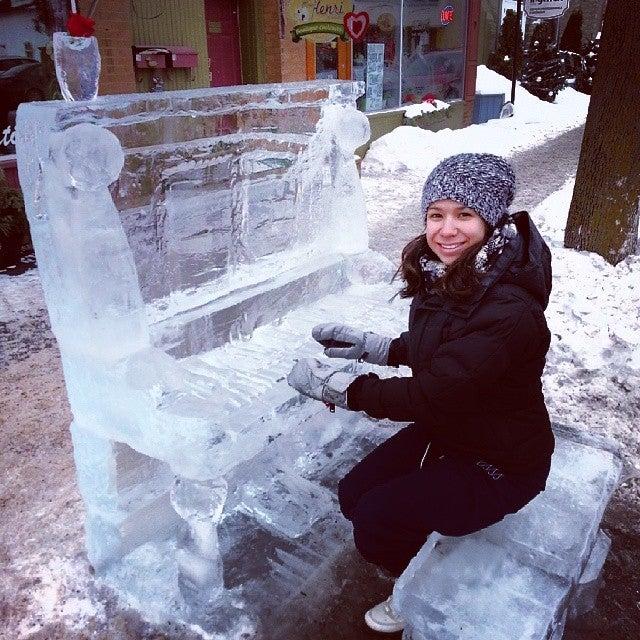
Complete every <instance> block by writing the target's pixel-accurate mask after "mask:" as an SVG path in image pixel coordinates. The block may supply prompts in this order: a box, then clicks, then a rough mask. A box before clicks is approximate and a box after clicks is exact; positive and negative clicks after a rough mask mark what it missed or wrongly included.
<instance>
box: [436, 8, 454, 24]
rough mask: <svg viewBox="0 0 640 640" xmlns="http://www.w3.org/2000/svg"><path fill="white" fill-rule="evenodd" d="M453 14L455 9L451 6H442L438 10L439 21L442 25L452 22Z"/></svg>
mask: <svg viewBox="0 0 640 640" xmlns="http://www.w3.org/2000/svg"><path fill="white" fill-rule="evenodd" d="M454 15H455V11H454V9H453V7H452V6H451V5H450V4H448V5H447V6H446V7H444V9H441V10H440V22H441V23H442V24H443V25H444V26H446V25H448V24H451V23H452V22H453V18H454Z"/></svg>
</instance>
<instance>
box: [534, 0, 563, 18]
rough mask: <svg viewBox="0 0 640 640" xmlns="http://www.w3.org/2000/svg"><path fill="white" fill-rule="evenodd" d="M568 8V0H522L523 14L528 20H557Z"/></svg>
mask: <svg viewBox="0 0 640 640" xmlns="http://www.w3.org/2000/svg"><path fill="white" fill-rule="evenodd" d="M568 7H569V0H524V12H525V13H526V14H527V15H528V16H529V17H530V18H537V19H545V18H559V17H560V16H561V15H562V14H563V13H564V12H565V11H566V10H567V8H568Z"/></svg>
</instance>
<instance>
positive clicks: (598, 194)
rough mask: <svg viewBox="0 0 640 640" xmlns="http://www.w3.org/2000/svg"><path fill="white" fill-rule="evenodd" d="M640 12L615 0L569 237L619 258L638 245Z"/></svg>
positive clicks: (576, 244)
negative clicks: (639, 36) (639, 35)
mask: <svg viewBox="0 0 640 640" xmlns="http://www.w3.org/2000/svg"><path fill="white" fill-rule="evenodd" d="M639 33H640V11H639V10H638V8H637V7H633V6H631V4H630V3H629V2H627V1H626V0H609V1H608V3H607V8H606V11H605V17H604V26H603V31H602V38H601V41H600V52H599V55H598V68H597V70H596V76H595V78H594V84H593V91H592V93H591V102H590V104H589V113H588V115H587V122H586V125H585V131H584V139H583V142H582V148H581V150H580V160H579V162H578V170H577V173H576V185H575V189H574V191H573V198H572V200H571V207H570V209H569V219H568V220H567V227H566V231H565V236H564V244H565V246H566V247H569V248H572V249H580V250H585V251H593V252H595V253H598V254H600V255H601V256H602V257H603V258H605V260H607V261H608V262H610V263H611V264H614V265H615V264H618V262H620V261H621V260H624V259H625V258H626V257H627V256H629V255H631V254H632V253H634V252H635V250H636V247H637V243H638V218H639V215H640V61H639V59H638V55H639V53H640V41H639V40H638V34H639Z"/></svg>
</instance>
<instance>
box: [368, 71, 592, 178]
mask: <svg viewBox="0 0 640 640" xmlns="http://www.w3.org/2000/svg"><path fill="white" fill-rule="evenodd" d="M476 86H477V89H478V90H480V91H481V92H482V93H504V94H505V97H506V99H507V100H508V99H509V97H510V95H511V82H510V81H509V80H507V79H506V78H504V77H503V76H501V75H499V74H497V73H495V72H494V71H491V70H490V69H487V67H485V66H480V67H478V79H477V83H476ZM419 106H420V105H419ZM514 108H515V113H514V115H513V117H511V118H505V119H503V120H489V122H486V123H484V124H476V125H471V126H469V127H465V128H464V129H457V130H455V131H452V130H451V129H444V130H442V131H427V130H425V129H419V128H417V127H398V128H397V129H395V130H394V131H392V132H391V133H388V134H387V135H385V136H382V137H381V138H379V139H378V140H376V141H374V142H373V143H372V145H371V148H370V149H369V151H368V152H367V155H366V156H365V158H364V160H363V162H362V173H363V176H365V177H366V176H368V175H377V174H379V173H388V172H406V171H410V172H418V173H420V174H421V175H425V174H427V173H428V172H429V171H431V169H433V167H434V166H435V165H436V164H437V163H438V162H439V161H440V160H442V159H443V158H444V157H446V156H449V155H453V154H455V153H464V152H483V153H496V154H499V155H504V156H511V155H513V154H514V153H515V152H516V151H522V150H524V149H529V148H531V147H535V146H538V145H540V144H543V143H544V141H545V140H547V139H549V138H555V137H557V136H558V135H559V134H560V133H562V132H564V131H568V130H569V129H573V128H574V127H577V126H580V125H581V124H583V123H584V121H585V120H586V117H587V111H588V108H589V96H588V95H585V94H583V93H579V92H577V91H575V90H574V89H571V88H566V89H564V90H563V91H561V92H560V93H559V94H558V97H557V98H556V101H555V103H549V102H544V101H543V100H539V99H538V98H536V97H535V96H532V95H531V94H530V93H528V92H527V91H525V90H524V89H523V88H522V87H521V86H520V85H518V86H517V87H516V100H515V105H514Z"/></svg>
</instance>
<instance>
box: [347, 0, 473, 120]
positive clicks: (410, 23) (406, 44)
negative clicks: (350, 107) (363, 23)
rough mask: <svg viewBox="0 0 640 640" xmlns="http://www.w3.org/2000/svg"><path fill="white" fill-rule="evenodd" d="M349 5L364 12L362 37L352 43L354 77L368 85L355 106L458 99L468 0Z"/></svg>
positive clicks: (364, 0) (360, 0)
mask: <svg viewBox="0 0 640 640" xmlns="http://www.w3.org/2000/svg"><path fill="white" fill-rule="evenodd" d="M354 6H355V8H354V10H355V11H357V12H366V13H367V14H368V15H369V28H368V29H367V31H366V33H365V35H364V37H363V39H362V40H361V41H360V42H354V44H353V78H354V79H355V80H362V81H364V82H365V83H366V85H367V86H366V95H365V96H363V97H362V98H361V99H360V103H359V104H360V108H362V109H363V110H365V111H374V110H381V109H391V108H397V107H400V106H402V105H407V104H414V103H420V102H423V101H425V100H428V99H431V98H437V99H439V100H444V101H447V102H450V101H452V100H457V99H462V97H463V91H464V67H465V45H466V27H467V0H357V1H356V2H355V3H354ZM370 45H377V46H370ZM380 45H383V47H384V49H381V47H380ZM380 55H382V59H383V64H380ZM374 85H376V86H374ZM380 85H381V87H380Z"/></svg>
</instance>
